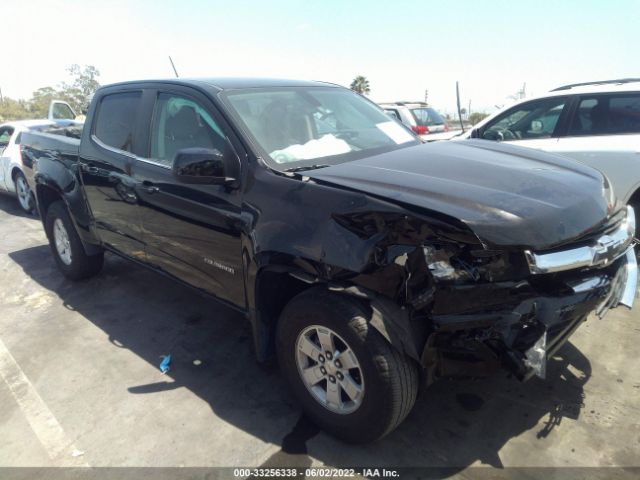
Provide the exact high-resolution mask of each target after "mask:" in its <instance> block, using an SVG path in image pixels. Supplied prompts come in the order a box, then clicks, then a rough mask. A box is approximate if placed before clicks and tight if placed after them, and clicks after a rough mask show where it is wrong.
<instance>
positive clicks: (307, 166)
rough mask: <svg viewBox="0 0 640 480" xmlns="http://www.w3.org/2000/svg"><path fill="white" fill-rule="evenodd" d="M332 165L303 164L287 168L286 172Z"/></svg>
mask: <svg viewBox="0 0 640 480" xmlns="http://www.w3.org/2000/svg"><path fill="white" fill-rule="evenodd" d="M330 166H331V165H303V166H300V167H291V168H287V169H286V170H285V172H304V171H305V170H315V169H316V168H324V167H330Z"/></svg>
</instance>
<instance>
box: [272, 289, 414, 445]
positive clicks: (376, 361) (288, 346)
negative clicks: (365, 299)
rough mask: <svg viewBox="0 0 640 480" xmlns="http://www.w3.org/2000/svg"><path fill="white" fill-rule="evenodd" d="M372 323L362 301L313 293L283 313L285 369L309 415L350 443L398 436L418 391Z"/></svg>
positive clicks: (407, 363)
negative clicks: (392, 435) (395, 433)
mask: <svg viewBox="0 0 640 480" xmlns="http://www.w3.org/2000/svg"><path fill="white" fill-rule="evenodd" d="M367 315H368V314H367V312H366V309H365V308H364V307H363V306H362V305H361V304H360V303H359V302H358V301H357V300H356V299H353V298H350V297H347V296H344V295H338V294H335V293H331V292H328V291H326V290H322V289H311V290H307V291H305V292H303V293H301V294H300V295H298V296H296V297H295V298H294V299H293V300H291V301H290V302H289V304H288V305H287V306H286V307H285V309H284V311H283V313H282V315H281V317H280V320H279V322H278V329H277V334H276V339H277V347H278V360H279V362H280V367H281V369H282V371H283V374H284V376H285V377H286V379H287V380H288V382H289V384H290V386H291V389H292V390H293V393H294V395H295V396H296V397H297V399H298V400H299V402H300V403H301V405H302V407H303V409H304V410H305V412H306V413H307V415H308V416H309V417H310V418H311V419H312V420H313V421H314V422H316V423H317V424H318V425H319V426H320V427H321V428H323V429H324V430H325V431H327V432H329V433H331V434H333V435H335V436H336V437H339V438H341V439H343V440H345V441H348V442H352V443H366V442H371V441H374V440H377V439H379V438H381V437H383V436H384V435H386V434H387V433H389V432H391V431H392V430H393V429H395V428H396V427H397V426H398V425H399V424H400V423H401V422H402V421H403V420H404V418H405V417H406V416H407V415H408V414H409V412H410V411H411V408H412V407H413V404H414V403H415V399H416V394H417V389H418V369H417V366H416V365H415V363H414V362H413V361H412V360H411V359H409V358H407V357H406V356H405V355H403V354H401V353H400V352H398V351H397V350H395V349H394V348H393V347H391V345H389V343H388V342H387V341H386V340H385V339H384V338H383V337H382V336H381V335H380V334H379V332H378V331H377V330H375V329H374V328H372V327H371V326H370V324H369V322H368V321H367Z"/></svg>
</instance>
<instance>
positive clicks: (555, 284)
mask: <svg viewBox="0 0 640 480" xmlns="http://www.w3.org/2000/svg"><path fill="white" fill-rule="evenodd" d="M631 213H633V212H631ZM627 227H628V225H626V224H625V225H623V227H621V228H624V229H627ZM614 233H615V232H614ZM599 240H600V239H599ZM632 243H633V237H630V236H629V237H625V238H624V239H623V240H622V241H620V242H617V243H616V248H618V249H620V248H624V250H622V251H620V250H617V251H616V250H613V249H610V248H607V249H606V251H605V250H603V249H595V250H594V252H595V253H596V255H594V257H593V259H594V260H593V261H591V260H590V261H589V264H588V265H584V266H583V267H582V268H573V269H569V268H558V265H560V262H556V264H555V265H556V266H555V267H554V268H553V269H552V270H551V271H545V272H543V271H539V272H536V271H534V268H533V267H532V268H531V275H530V276H529V278H528V279H527V280H523V281H520V282H495V283H484V284H471V285H449V286H444V287H443V288H440V289H438V290H437V292H436V294H435V299H434V305H433V310H432V313H433V315H432V318H433V322H434V327H435V331H434V332H433V333H432V334H431V336H430V337H429V340H428V341H427V345H426V346H425V349H424V351H423V357H422V358H423V365H424V366H425V368H426V369H427V371H428V372H429V375H430V376H431V377H432V378H435V377H439V376H458V375H464V376H469V375H471V376H477V375H483V374H486V373H490V372H491V371H493V370H495V368H497V367H500V366H502V367H504V368H506V369H507V370H509V371H510V372H512V373H513V374H514V375H515V376H516V377H517V378H519V379H521V380H526V379H528V378H530V377H531V376H533V375H537V376H539V377H542V378H544V376H545V373H546V363H547V359H549V358H550V357H551V356H553V354H554V353H555V352H556V351H557V350H558V349H559V348H560V347H562V345H563V344H564V343H565V342H566V341H567V340H568V338H569V337H570V336H571V334H572V333H573V332H574V331H575V330H576V329H577V328H578V326H579V325H580V324H581V323H582V322H583V321H584V320H586V318H587V317H588V316H589V314H591V313H594V312H595V313H596V315H598V316H599V317H600V318H603V317H604V316H605V315H606V313H607V312H608V311H609V310H610V309H612V308H616V307H617V306H619V305H624V306H626V307H628V308H632V306H633V304H634V300H635V297H636V289H637V283H638V268H637V263H636V256H635V252H634V248H633V245H632ZM580 248H582V247H580ZM565 252H567V251H565ZM568 252H569V255H558V256H556V257H555V258H556V259H561V260H562V261H564V259H569V260H571V259H572V258H575V257H572V255H571V251H570V250H569V251H568ZM554 255H555V254H554ZM537 257H538V259H543V260H548V257H547V258H546V259H545V258H544V256H543V255H537ZM584 258H586V256H585V257H584ZM584 261H585V262H586V260H584ZM543 263H544V262H540V263H539V264H538V266H539V265H541V264H543ZM569 263H571V262H569ZM546 265H553V264H552V263H550V262H547V263H546Z"/></svg>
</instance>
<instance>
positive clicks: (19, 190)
mask: <svg viewBox="0 0 640 480" xmlns="http://www.w3.org/2000/svg"><path fill="white" fill-rule="evenodd" d="M13 183H14V187H15V189H16V196H17V197H18V203H19V204H20V208H22V210H24V211H25V212H26V213H29V214H30V213H33V210H34V209H35V206H36V202H35V198H34V196H33V192H32V191H31V188H30V187H29V184H28V183H27V179H26V177H25V176H24V173H22V172H20V171H18V172H17V173H16V175H15V178H14V179H13Z"/></svg>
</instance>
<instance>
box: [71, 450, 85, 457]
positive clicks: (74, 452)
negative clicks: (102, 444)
mask: <svg viewBox="0 0 640 480" xmlns="http://www.w3.org/2000/svg"><path fill="white" fill-rule="evenodd" d="M83 455H84V452H83V451H81V450H74V451H73V452H71V456H72V457H81V456H83Z"/></svg>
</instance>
